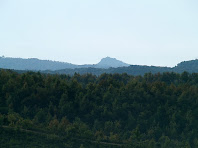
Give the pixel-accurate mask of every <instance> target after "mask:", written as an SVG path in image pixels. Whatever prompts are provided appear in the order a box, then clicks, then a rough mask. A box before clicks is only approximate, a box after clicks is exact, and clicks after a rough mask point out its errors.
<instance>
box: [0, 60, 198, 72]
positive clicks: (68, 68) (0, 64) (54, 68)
mask: <svg viewBox="0 0 198 148" xmlns="http://www.w3.org/2000/svg"><path fill="white" fill-rule="evenodd" d="M0 68H1V69H14V70H17V71H18V72H23V71H26V70H29V71H41V72H42V73H50V74H69V75H73V74H75V73H79V74H86V73H91V74H94V75H100V74H102V73H112V74H113V73H119V74H121V73H127V74H129V75H144V74H145V73H149V72H150V73H153V74H154V73H163V72H176V73H182V72H184V71H187V72H189V73H198V60H191V61H184V62H181V63H179V64H177V66H175V67H159V66H141V65H129V64H126V63H124V62H122V61H119V60H117V59H115V58H110V57H106V58H103V59H101V61H100V62H99V63H97V64H92V65H91V64H85V65H75V64H71V63H66V62H57V61H49V60H39V59H35V58H32V59H22V58H5V57H0ZM21 70H22V71H21Z"/></svg>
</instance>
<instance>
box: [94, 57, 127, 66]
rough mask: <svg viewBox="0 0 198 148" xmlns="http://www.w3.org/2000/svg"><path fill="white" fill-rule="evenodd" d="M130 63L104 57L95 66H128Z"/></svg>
mask: <svg viewBox="0 0 198 148" xmlns="http://www.w3.org/2000/svg"><path fill="white" fill-rule="evenodd" d="M128 66H130V65H129V64H126V63H124V62H122V61H119V60H117V59H115V58H110V57H106V58H103V59H102V60H101V61H100V62H99V63H98V64H96V66H95V68H110V67H113V68H117V67H128Z"/></svg>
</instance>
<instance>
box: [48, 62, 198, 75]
mask: <svg viewBox="0 0 198 148" xmlns="http://www.w3.org/2000/svg"><path fill="white" fill-rule="evenodd" d="M184 71H187V72H189V73H198V60H191V61H184V62H181V63H179V64H178V65H177V66H175V67H159V66H141V65H130V66H128V67H118V68H108V69H103V68H78V69H63V70H57V71H45V73H51V74H54V73H58V74H69V75H73V74H74V73H79V74H86V73H92V74H94V75H100V74H102V73H112V74H114V73H119V74H121V73H127V74H129V75H134V76H137V75H144V74H145V73H153V74H155V73H163V72H176V73H182V72H184Z"/></svg>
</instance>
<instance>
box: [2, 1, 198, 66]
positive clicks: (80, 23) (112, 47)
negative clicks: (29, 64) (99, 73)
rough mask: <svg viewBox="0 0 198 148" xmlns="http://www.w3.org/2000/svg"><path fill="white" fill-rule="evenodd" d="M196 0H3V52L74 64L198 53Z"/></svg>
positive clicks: (170, 61) (166, 59)
mask: <svg viewBox="0 0 198 148" xmlns="http://www.w3.org/2000/svg"><path fill="white" fill-rule="evenodd" d="M197 8H198V1H197V0H0V56H1V55H4V56H8V57H22V58H30V57H35V58H40V59H50V60H58V61H65V62H70V63H74V64H85V63H87V64H89V63H97V62H99V61H100V59H101V58H103V57H106V56H110V57H114V58H117V59H119V60H122V61H124V62H126V63H129V64H140V65H158V66H174V65H176V64H177V63H178V62H181V61H183V60H190V59H196V58H198V9H197Z"/></svg>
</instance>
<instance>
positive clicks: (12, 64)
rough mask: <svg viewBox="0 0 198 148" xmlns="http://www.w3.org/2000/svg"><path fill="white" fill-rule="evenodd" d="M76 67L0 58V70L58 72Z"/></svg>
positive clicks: (37, 60) (56, 63)
mask: <svg viewBox="0 0 198 148" xmlns="http://www.w3.org/2000/svg"><path fill="white" fill-rule="evenodd" d="M77 67H78V66H77V65H74V64H70V63H66V62H56V61H49V60H39V59H36V58H31V59H22V58H5V57H0V68H4V69H14V70H36V71H38V70H59V69H66V68H77Z"/></svg>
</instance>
